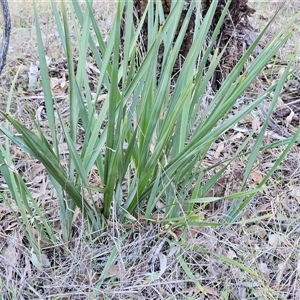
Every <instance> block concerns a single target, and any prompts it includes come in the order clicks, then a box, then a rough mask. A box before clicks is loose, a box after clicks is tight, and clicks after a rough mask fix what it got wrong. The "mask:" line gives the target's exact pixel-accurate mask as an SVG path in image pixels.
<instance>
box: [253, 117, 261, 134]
mask: <svg viewBox="0 0 300 300" xmlns="http://www.w3.org/2000/svg"><path fill="white" fill-rule="evenodd" d="M259 128H260V118H259V117H255V118H254V119H253V120H252V129H253V131H258V130H259Z"/></svg>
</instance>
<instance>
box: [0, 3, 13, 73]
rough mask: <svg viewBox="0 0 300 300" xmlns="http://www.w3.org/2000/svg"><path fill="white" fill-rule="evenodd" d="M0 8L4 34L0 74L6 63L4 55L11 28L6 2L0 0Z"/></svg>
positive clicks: (0, 53) (0, 51) (0, 57)
mask: <svg viewBox="0 0 300 300" xmlns="http://www.w3.org/2000/svg"><path fill="white" fill-rule="evenodd" d="M1 6H2V12H3V19H4V32H3V41H2V45H1V49H0V74H1V72H2V69H3V67H4V66H5V63H6V54H7V50H8V45H9V36H10V27H11V23H10V14H9V8H8V3H7V0H1Z"/></svg>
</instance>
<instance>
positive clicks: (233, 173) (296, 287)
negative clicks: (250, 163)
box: [0, 1, 300, 300]
mask: <svg viewBox="0 0 300 300" xmlns="http://www.w3.org/2000/svg"><path fill="white" fill-rule="evenodd" d="M10 5H11V14H12V22H13V23H12V36H11V45H10V49H9V54H8V58H7V65H6V67H5V69H4V73H3V74H2V77H1V90H0V93H1V102H0V107H1V109H4V110H5V107H6V102H5V99H6V98H7V97H8V94H9V88H10V85H11V82H12V80H13V78H14V77H15V76H16V74H17V81H16V87H17V88H16V90H15V91H14V94H13V106H12V110H13V111H12V113H13V114H14V116H15V117H16V118H17V119H19V120H20V121H22V123H23V124H26V126H28V127H29V128H30V127H32V123H31V122H32V121H31V118H30V113H33V114H34V115H35V116H36V118H37V119H38V120H40V121H41V124H44V126H45V127H44V128H43V129H44V130H47V122H46V119H45V107H44V100H43V94H42V90H41V89H40V86H39V83H38V86H37V87H36V88H34V89H28V71H29V67H30V65H31V64H34V65H37V66H38V55H37V50H36V37H35V25H34V22H33V12H32V6H31V3H30V2H26V1H23V2H12V3H10ZM39 6H40V7H39V12H40V20H41V26H42V28H41V29H42V32H43V35H44V36H43V38H44V45H45V48H46V54H47V56H48V58H49V70H50V77H51V87H52V91H53V93H54V94H55V95H56V96H57V97H58V98H59V99H61V100H60V101H59V102H58V105H59V106H60V109H61V111H63V110H65V114H63V118H66V119H67V118H68V107H64V99H65V97H67V95H66V89H67V85H68V82H67V80H66V76H65V74H66V73H67V66H66V60H65V58H64V57H63V56H62V49H61V45H60V42H59V38H58V34H57V32H55V30H53V28H54V27H55V24H54V20H53V18H52V13H51V8H50V5H48V4H47V3H42V2H41V3H40V4H39ZM255 8H256V9H257V13H256V14H255V16H254V18H253V23H252V24H257V27H258V28H260V27H262V26H264V25H265V24H266V22H267V21H268V20H270V18H271V16H272V14H273V13H274V12H275V11H276V9H277V5H276V4H266V3H265V2H264V3H259V4H257V5H256V7H255ZM296 10H299V4H297V3H296V2H289V3H287V4H286V5H285V6H284V8H283V9H282V11H281V12H280V14H279V16H278V18H277V19H276V21H275V23H274V24H273V25H272V26H271V29H270V30H269V32H268V34H269V35H272V31H276V30H277V28H278V27H280V25H281V24H282V23H284V22H285V19H286V18H288V17H289V16H291V15H293V14H294V13H295V11H296ZM113 11H114V4H111V3H109V2H104V4H103V3H102V4H101V5H99V6H97V7H95V14H96V16H97V19H98V21H99V22H100V24H101V27H102V29H103V32H105V31H107V32H109V29H110V27H111V24H112V21H113V20H112V18H113ZM296 28H297V25H295V29H296ZM265 39H266V40H267V39H268V36H266V37H265ZM298 39H299V32H297V31H295V33H294V35H293V36H292V38H291V39H290V40H289V41H288V43H287V44H286V45H285V47H284V48H283V49H282V50H281V52H280V55H279V59H278V60H274V63H273V64H270V65H269V66H268V67H267V68H266V69H265V70H264V72H263V73H262V74H261V76H260V78H258V79H257V80H256V83H255V85H254V86H253V87H252V88H251V90H250V91H249V92H248V93H247V94H245V95H244V96H243V98H241V99H240V101H239V102H238V103H237V105H236V110H237V111H238V110H239V109H240V108H241V107H242V106H243V104H244V103H245V102H247V101H251V99H252V97H254V96H255V95H256V94H258V93H259V92H260V91H262V90H263V89H265V88H266V87H268V86H269V85H270V84H271V83H272V81H273V80H274V79H276V78H278V77H279V76H280V74H281V73H282V68H283V65H285V64H286V63H287V61H289V60H291V59H293V60H295V63H294V67H295V71H294V72H293V74H292V75H291V76H290V79H289V81H288V82H287V83H286V86H285V89H284V91H283V92H282V95H281V98H280V99H279V101H278V105H277V109H276V112H275V114H274V116H273V122H271V123H270V124H269V130H268V134H267V136H266V137H265V143H268V141H271V140H273V141H274V140H280V139H281V138H282V137H286V136H289V135H290V134H292V133H293V132H294V130H295V127H297V126H299V112H300V102H299V97H300V78H299V76H300V72H299V59H300V56H299V50H300V48H299V45H298ZM86 67H87V72H88V74H89V77H90V84H91V86H92V85H93V84H94V82H96V81H97V76H98V73H97V69H96V68H95V67H94V65H93V61H92V59H91V60H88V62H87V66H86ZM267 110H268V103H267V101H266V103H265V107H261V108H260V109H259V110H257V111H256V112H255V113H253V114H252V115H248V116H247V118H245V119H244V121H243V123H241V124H237V125H236V126H235V127H234V128H233V129H232V130H231V131H230V132H227V133H226V134H224V136H223V137H222V139H220V140H218V141H216V142H215V143H214V144H213V147H212V149H211V150H210V152H209V153H208V156H207V158H206V160H205V161H206V164H207V165H210V164H212V163H215V162H217V161H218V159H219V158H220V157H222V158H226V157H228V158H229V157H231V155H232V153H233V150H234V149H236V148H237V147H239V145H240V143H241V141H242V140H244V138H245V137H246V136H247V135H248V132H249V131H250V129H251V130H258V129H259V126H260V124H261V122H262V120H263V118H264V116H265V111H267ZM232 114H235V111H233V112H232ZM43 121H45V122H44V123H43ZM1 122H3V120H1ZM0 139H1V142H2V141H3V140H4V139H3V137H0ZM253 143H254V142H253ZM78 148H79V149H80V145H78ZM63 149H65V155H68V153H67V151H68V150H67V147H66V145H65V144H64V143H62V144H61V150H62V151H61V153H64V150H63ZM249 150H251V145H249ZM12 151H13V155H14V161H15V167H16V168H17V169H18V171H19V172H20V173H21V174H22V175H23V176H24V177H25V178H26V183H27V185H28V187H29V189H30V191H31V192H32V193H33V194H34V196H35V197H36V198H39V199H40V205H41V206H43V207H44V208H47V211H48V217H49V218H52V219H53V220H54V221H55V219H58V218H59V214H58V203H57V201H56V200H55V198H54V197H53V193H52V191H51V189H49V181H48V179H47V176H46V173H45V170H44V168H43V167H42V166H41V165H40V164H39V162H38V161H33V160H32V159H29V157H27V156H26V155H25V154H24V153H21V152H20V151H19V149H18V148H17V147H16V146H15V148H14V149H13V150H12ZM276 151H279V150H278V149H277V150H267V151H265V152H264V153H262V154H261V157H260V163H259V164H258V165H257V167H256V169H255V170H254V171H253V172H252V173H251V175H250V177H251V180H252V182H249V185H252V186H253V187H255V185H256V184H257V183H259V182H260V180H261V178H262V175H263V174H264V173H266V171H267V170H268V168H269V166H270V163H271V162H273V161H274V160H276V159H277V157H278V155H279V153H278V152H276ZM245 165H246V162H245V161H243V160H242V159H240V160H237V161H236V163H235V164H234V165H232V166H231V169H228V170H227V171H226V173H224V176H223V177H222V179H221V180H220V181H219V182H218V184H217V185H216V186H215V187H214V188H213V189H212V191H211V194H210V195H208V196H222V195H226V194H230V193H232V192H234V191H235V187H236V186H237V183H238V182H239V181H241V180H242V176H241V174H240V173H241V171H240V170H242V169H243V168H244V166H245ZM91 180H92V179H91ZM269 185H270V186H271V187H272V188H270V189H268V190H265V191H263V192H261V193H260V194H259V195H258V196H257V197H256V198H255V199H254V200H253V201H252V202H251V204H250V205H249V207H248V208H247V211H246V213H245V215H244V216H243V218H242V219H241V221H240V222H239V223H237V224H234V225H232V226H230V227H228V228H221V229H220V228H209V227H202V228H199V227H189V228H188V229H186V230H185V231H182V230H177V231H171V230H169V229H168V228H166V227H161V226H159V225H156V223H155V222H153V224H152V225H151V227H145V226H144V223H143V220H142V219H141V220H136V223H135V226H132V227H130V228H127V227H126V225H121V224H119V223H118V222H117V221H116V220H115V219H114V218H113V216H112V218H111V220H110V221H109V225H110V226H109V228H110V229H109V231H108V230H103V232H100V233H99V235H98V236H99V237H98V238H97V239H96V240H95V239H94V238H93V237H91V236H89V234H88V233H87V231H86V230H84V229H83V228H84V224H83V222H82V220H81V218H80V216H79V215H78V216H77V217H76V221H75V222H74V228H73V230H74V236H73V240H72V242H70V243H69V244H67V245H66V244H63V243H61V244H58V245H55V246H51V247H49V246H48V245H43V240H40V244H41V248H42V249H43V251H42V255H41V257H39V258H38V257H35V256H34V254H33V252H32V251H31V249H30V248H28V245H27V243H26V239H24V233H23V231H22V228H21V227H20V226H19V225H18V223H17V221H16V217H15V216H16V215H15V214H14V213H18V212H17V208H16V207H15V206H14V205H13V202H12V201H11V205H12V206H11V207H8V206H7V205H6V204H5V202H4V201H3V200H1V198H0V223H1V225H0V295H1V299H199V300H201V299H300V255H299V254H300V246H299V245H300V227H299V216H300V187H299V186H300V151H299V146H298V145H295V146H294V147H293V149H292V151H291V152H290V153H289V155H288V156H287V158H286V159H285V161H284V163H283V164H282V165H281V166H280V167H279V168H278V170H277V172H276V173H275V175H274V176H273V177H272V179H271V180H270V182H269ZM0 190H1V192H2V191H5V190H6V183H5V182H3V180H2V179H1V177H0ZM227 204H228V203H226V201H225V202H222V203H215V204H214V205H209V206H206V207H204V208H203V209H202V210H201V214H203V216H205V219H206V220H210V221H214V220H216V219H217V218H218V217H219V216H220V215H222V214H223V213H224V211H226V206H227ZM13 211H14V213H13ZM261 216H264V217H263V218H261V219H260V217H261ZM251 218H253V219H257V221H255V222H254V221H253V223H250V224H249V223H247V224H244V223H243V221H244V220H247V219H251ZM128 232H129V233H128ZM125 233H126V239H124V236H125ZM57 234H58V235H59V234H60V233H59V232H57ZM183 241H184V242H183ZM179 250H181V251H179ZM182 250H183V252H182ZM179 253H180V255H179ZM114 255H115V256H116V257H117V259H116V260H115V261H114V263H113V264H112V265H111V266H110V267H109V268H108V269H107V270H105V265H106V262H107V261H108V260H109V259H110V257H114Z"/></svg>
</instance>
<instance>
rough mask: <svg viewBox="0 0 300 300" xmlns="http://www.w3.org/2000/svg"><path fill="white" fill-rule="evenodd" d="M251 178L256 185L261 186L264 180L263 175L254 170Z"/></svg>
mask: <svg viewBox="0 0 300 300" xmlns="http://www.w3.org/2000/svg"><path fill="white" fill-rule="evenodd" d="M249 177H250V178H251V179H252V180H253V181H254V183H256V184H259V183H260V182H261V181H262V180H263V177H262V175H261V174H260V172H259V171H257V170H253V171H252V172H251V173H250V175H249Z"/></svg>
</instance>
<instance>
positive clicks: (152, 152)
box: [0, 1, 299, 242]
mask: <svg viewBox="0 0 300 300" xmlns="http://www.w3.org/2000/svg"><path fill="white" fill-rule="evenodd" d="M229 4H230V1H228V4H227V5H226V7H225V8H224V11H223V13H222V15H221V17H220V19H219V23H218V24H217V26H216V28H215V31H214V32H213V34H212V36H211V38H210V41H209V44H208V45H207V46H205V44H206V42H207V41H206V37H207V34H208V32H209V29H210V27H211V22H212V20H213V16H214V12H215V9H216V5H217V1H213V2H212V4H211V6H210V8H209V10H208V12H207V14H206V16H205V18H204V19H203V21H201V23H200V21H199V20H200V19H201V8H200V7H199V6H197V7H195V3H194V2H193V1H192V2H191V5H190V8H189V11H188V12H187V14H186V18H185V21H184V22H183V24H182V26H181V29H180V32H179V34H178V36H177V37H176V40H175V43H174V39H175V33H176V28H177V24H178V23H179V19H180V16H181V12H182V10H183V5H184V2H183V1H177V2H174V4H173V8H172V10H171V13H170V15H169V16H168V18H167V19H166V20H162V19H161V18H162V17H161V16H162V15H163V14H160V13H159V12H160V11H161V10H162V7H161V3H160V2H159V1H158V3H157V9H156V10H155V9H154V5H153V2H152V1H149V4H148V7H147V10H146V11H145V14H144V15H143V18H142V19H141V23H140V25H139V26H138V28H135V26H134V24H133V22H132V14H133V4H132V1H126V2H125V1H119V3H118V7H117V12H116V16H115V20H114V24H113V27H112V29H111V33H110V36H109V39H108V41H107V43H105V42H104V38H103V36H102V34H101V31H100V28H99V27H98V24H97V21H96V20H95V17H94V15H93V13H92V7H91V3H90V1H86V9H85V10H82V9H81V7H80V5H79V4H78V3H77V2H76V1H73V2H72V6H71V11H72V19H73V26H74V28H75V35H76V47H77V50H78V53H79V57H78V65H77V67H76V71H75V66H74V53H73V47H72V40H71V38H70V32H69V31H70V29H69V25H68V21H69V20H68V16H67V13H66V7H65V5H64V2H62V6H61V9H60V11H61V14H62V19H61V18H60V14H59V12H58V10H57V7H56V4H55V3H54V1H53V2H52V7H53V13H54V16H55V19H56V24H57V28H58V31H59V34H60V38H61V42H62V45H63V48H64V51H65V55H66V57H67V60H68V72H69V73H68V76H69V77H68V78H69V95H68V101H69V103H68V106H69V110H70V118H69V120H68V124H66V123H65V122H64V121H63V120H62V118H60V117H58V118H57V117H56V112H55V110H57V107H56V100H55V97H54V96H53V95H52V92H51V88H50V80H49V75H48V68H47V64H46V58H45V52H44V47H43V42H42V37H41V32H40V26H39V20H38V15H37V12H36V11H35V19H36V31H37V41H38V49H39V60H40V68H41V76H42V85H43V91H44V97H45V104H46V111H47V118H48V125H49V129H50V136H46V135H45V133H44V132H43V130H42V129H41V127H40V125H39V123H38V122H37V121H36V120H35V125H36V129H35V130H34V131H33V130H29V129H27V128H26V126H24V125H22V124H21V123H20V122H18V121H17V120H15V119H14V118H13V117H12V116H11V115H9V113H8V112H9V111H7V112H6V113H4V112H3V114H4V116H5V117H6V119H7V120H8V122H9V123H11V124H12V125H13V127H14V128H15V130H16V131H17V132H18V134H17V135H16V134H14V132H13V131H11V130H10V129H8V125H7V124H6V125H1V126H0V130H1V131H2V132H3V133H4V134H5V135H6V136H7V139H6V144H5V145H1V146H0V151H1V152H2V156H0V164H1V167H0V171H1V173H2V176H3V177H4V178H5V180H6V182H7V184H8V188H9V191H10V195H11V197H12V198H13V199H15V201H16V203H17V205H18V207H19V208H20V212H21V216H22V220H23V222H24V224H25V225H24V226H26V228H27V230H26V231H27V232H28V233H29V238H30V240H31V241H32V242H34V237H33V236H30V232H31V229H30V228H31V226H34V227H35V228H36V229H37V230H38V231H39V232H40V234H41V235H42V236H45V237H46V236H47V237H49V236H50V238H51V239H52V240H53V239H54V234H53V229H52V225H51V224H50V223H49V222H48V220H46V219H45V218H44V217H43V211H42V209H41V208H40V207H39V205H38V203H37V201H36V199H34V197H33V196H32V195H31V193H30V192H29V190H28V188H27V187H26V185H25V183H24V182H23V181H22V179H21V178H20V176H19V175H18V173H17V171H16V170H14V169H13V168H11V166H12V165H13V162H12V158H11V155H10V150H9V149H10V143H11V142H13V143H15V144H17V145H18V146H19V147H20V148H21V149H22V150H23V151H25V152H27V153H28V154H29V155H31V156H32V157H34V158H36V159H38V160H39V161H40V162H41V163H42V164H43V165H44V166H45V168H46V170H47V172H48V174H49V177H50V180H51V182H52V185H53V188H54V189H55V190H56V194H57V198H58V201H59V206H60V221H61V228H62V235H63V239H64V240H68V239H69V238H70V235H71V226H72V221H73V216H74V211H75V209H76V208H79V209H80V211H81V212H82V215H83V216H84V217H85V218H86V220H88V222H89V224H90V225H91V226H92V228H93V229H94V230H95V231H97V230H100V229H101V220H102V216H103V217H105V218H109V217H110V214H111V213H112V212H113V214H114V215H116V216H117V217H118V219H119V220H120V221H122V222H125V221H128V220H132V219H135V218H136V217H137V215H138V214H139V215H142V216H143V218H145V219H146V220H151V219H152V218H153V216H154V215H155V214H157V213H158V212H159V214H161V215H162V214H163V221H162V222H166V223H169V224H172V225H173V226H183V225H199V226H203V225H211V226H216V225H220V224H228V223H230V222H232V221H234V220H236V219H237V218H238V216H239V215H240V214H241V212H242V211H243V209H244V208H245V207H246V205H247V204H248V203H249V201H250V200H251V199H252V197H253V196H254V195H255V194H256V193H257V192H258V191H260V190H261V189H263V188H264V187H265V184H266V182H267V180H268V179H269V178H270V176H271V174H272V173H273V172H274V170H276V168H277V167H278V165H279V164H280V162H281V161H282V160H283V158H284V156H285V155H286V154H287V152H288V151H289V149H290V148H291V146H292V145H293V143H294V141H295V140H296V139H297V138H298V135H299V131H298V132H297V133H296V134H295V136H294V137H293V138H290V139H286V140H283V141H281V142H280V145H281V146H282V145H285V146H286V148H285V150H284V151H283V153H282V155H281V157H280V159H279V160H277V161H276V163H275V164H274V166H273V167H272V168H271V169H270V171H269V172H268V173H267V174H266V176H265V178H264V179H263V180H262V182H261V183H260V184H259V186H258V187H257V189H254V190H249V189H246V182H247V179H248V177H249V174H250V172H251V170H252V168H253V166H254V164H255V162H256V159H257V156H258V154H259V152H260V151H261V149H262V140H263V136H264V133H265V131H266V128H267V124H268V120H269V118H270V116H271V113H272V108H274V106H275V104H276V100H277V98H278V95H279V93H280V90H281V88H282V86H283V84H284V81H285V78H286V77H287V75H288V72H289V68H287V70H286V71H285V73H284V74H283V76H282V77H281V79H280V80H279V81H278V82H276V83H275V84H274V85H273V86H271V87H270V88H269V89H268V90H267V91H266V92H265V93H264V94H262V95H260V96H259V97H257V98H256V99H254V100H253V101H252V102H251V103H249V105H247V106H245V107H244V108H243V109H242V110H241V111H239V112H238V113H237V114H236V115H235V116H234V117H231V118H228V117H227V116H228V113H229V112H230V111H231V109H232V107H233V106H234V105H235V103H236V101H237V99H238V98H239V97H240V96H241V95H242V94H243V93H244V92H245V91H246V89H247V88H248V87H249V86H250V85H251V83H252V82H253V81H254V80H255V78H256V77H257V75H258V74H259V72H260V71H261V70H262V68H263V67H264V66H265V65H266V64H267V63H268V61H269V60H270V59H271V58H272V57H273V56H274V55H275V54H276V53H277V52H278V50H279V49H280V47H281V46H282V45H283V44H284V43H285V42H286V40H287V39H288V37H289V33H286V29H283V30H282V31H279V32H278V33H277V35H276V36H275V37H274V38H273V40H272V41H271V42H270V43H269V44H268V45H267V46H266V47H265V48H264V50H263V51H262V53H260V55H259V56H258V57H257V58H256V59H255V60H254V61H253V62H252V63H251V65H250V66H249V67H248V69H247V72H246V73H243V74H242V75H240V74H241V73H242V72H243V68H244V65H245V62H246V61H247V60H248V58H249V56H250V55H251V53H252V51H253V50H254V48H255V46H256V45H257V43H258V41H259V40H260V38H261V37H262V35H263V34H264V32H265V31H266V28H265V29H264V30H263V31H262V33H261V34H260V35H259V36H258V38H257V40H256V41H255V43H254V44H253V45H252V46H251V47H250V48H249V49H248V50H247V52H246V53H245V54H244V55H243V57H242V58H241V60H240V61H239V63H238V64H237V65H236V66H235V68H234V69H233V70H232V71H231V73H230V74H229V76H228V77H227V78H226V79H225V81H224V83H223V84H222V86H221V87H220V89H219V90H218V92H217V93H216V94H215V95H214V97H213V99H212V100H211V102H210V104H209V105H206V106H203V105H202V104H203V102H204V101H205V95H206V90H207V86H208V84H209V82H210V80H211V78H212V76H213V74H214V72H215V70H216V68H217V67H218V64H219V62H220V59H221V57H222V54H223V52H221V53H218V52H217V51H216V52H215V53H214V54H213V55H212V56H211V53H212V49H213V45H214V43H215V41H216V39H217V36H218V34H219V30H220V27H221V25H222V21H223V19H224V17H225V14H226V12H227V10H228V7H229ZM194 10H195V11H196V20H198V21H199V22H196V24H197V26H196V28H195V30H194V42H193V44H192V46H191V49H190V51H189V54H188V56H187V58H186V59H185V62H184V64H183V66H182V70H181V72H180V75H179V76H178V79H177V83H176V86H175V88H174V89H173V90H171V87H170V86H171V76H172V70H173V66H174V63H175V61H176V58H177V56H178V53H179V49H180V46H181V44H182V40H183V38H184V35H185V31H186V29H187V26H188V21H189V18H190V16H191V14H192V13H194ZM123 12H124V16H125V18H126V22H125V28H124V32H125V36H124V44H123V55H122V59H121V61H120V27H121V19H122V15H123ZM146 18H147V22H148V28H149V30H150V32H148V37H149V39H148V50H147V52H146V53H145V56H144V57H143V58H142V61H141V62H140V64H139V65H138V66H137V64H136V57H137V55H138V54H137V52H138V49H137V46H136V45H137V41H138V37H139V34H140V31H141V28H142V24H143V22H144V21H145V19H146ZM158 24H163V25H162V26H160V27H159V26H157V25H158ZM198 24H200V25H199V26H198ZM91 29H92V30H91ZM91 32H93V33H94V35H93V36H92V34H91ZM94 37H95V38H94ZM161 43H164V49H165V51H164V58H163V65H162V70H161V74H160V76H159V78H157V65H156V57H157V54H158V51H159V47H160V45H161ZM88 49H91V51H92V53H93V56H94V58H95V61H96V63H97V67H98V69H99V71H100V75H99V80H98V86H97V92H96V95H94V94H93V93H92V91H91V90H90V86H89V78H88V76H87V73H86V69H85V61H86V55H87V51H88ZM199 53H202V57H201V58H200V61H199V66H198V68H197V69H196V68H195V66H196V63H197V61H198V59H199ZM208 59H210V61H209V66H208V68H207V64H208ZM82 91H84V96H83V93H82ZM271 92H273V98H272V103H271V109H270V111H269V114H268V116H267V118H266V120H265V122H264V124H263V125H262V128H261V131H260V133H259V134H258V136H257V139H256V142H255V146H254V148H253V151H252V152H251V153H250V154H249V153H248V154H247V153H245V146H246V142H245V143H244V144H243V147H240V148H239V149H238V151H237V152H236V153H235V156H234V157H232V158H231V159H229V160H227V161H224V162H223V167H222V168H221V169H218V171H216V172H215V175H214V176H213V177H212V178H211V179H209V180H207V181H205V180H204V178H205V176H204V175H205V173H206V172H207V171H209V170H212V169H214V168H217V167H219V166H220V164H216V165H213V166H211V167H210V168H209V169H203V167H202V165H201V162H202V160H203V159H204V158H205V156H206V154H207V152H208V151H209V149H210V147H211V144H212V143H213V142H214V141H216V140H217V139H218V138H219V137H220V136H221V135H222V134H224V133H225V132H226V131H227V130H229V129H230V128H231V127H232V126H233V125H234V124H236V123H238V122H239V120H241V119H242V118H243V117H244V116H245V115H247V114H249V113H250V112H251V111H252V110H254V109H255V108H256V107H257V106H258V105H259V104H260V103H261V102H262V101H263V100H264V98H265V97H266V95H267V94H270V93H271ZM103 93H107V97H106V98H105V100H104V101H103V104H102V107H101V111H100V112H99V113H98V115H97V116H96V115H95V111H96V102H97V101H96V99H98V98H99V96H100V95H101V94H103ZM8 107H9V105H8ZM204 110H205V111H204ZM200 112H201V114H200ZM200 115H201V116H202V117H199V116H200ZM58 116H60V115H59V112H58ZM79 122H80V124H82V128H83V130H84V136H83V144H82V148H81V150H80V152H78V151H77V148H76V143H77V141H78V135H79V127H78V123H79ZM58 127H60V128H61V129H62V132H63V136H64V140H65V142H66V143H67V145H68V150H69V156H68V165H67V166H65V165H62V163H61V160H60V151H59V141H58V136H57V135H58V132H57V128H58ZM272 146H276V145H275V144H274V145H270V146H269V147H272ZM241 155H249V157H248V164H247V167H246V169H245V171H244V175H243V181H242V184H241V186H240V188H239V192H238V193H236V194H234V195H230V196H227V197H224V198H227V199H234V201H233V202H232V205H231V207H230V209H229V211H228V212H227V215H226V217H225V218H224V219H223V220H221V221H220V223H210V222H205V221H204V220H202V219H201V218H199V215H198V211H197V210H196V209H195V208H194V207H195V204H207V203H209V202H212V201H217V200H222V199H224V198H206V197H204V195H205V194H206V193H207V192H208V191H209V190H210V189H211V188H212V187H213V186H214V184H215V183H216V182H217V181H218V179H219V178H220V177H221V176H222V173H224V172H225V170H226V168H227V167H228V165H229V164H230V163H231V162H232V161H233V160H234V159H235V158H236V157H238V156H241ZM95 166H96V169H97V174H98V175H99V180H100V182H101V185H100V186H99V187H94V186H91V185H90V183H89V181H88V178H89V175H90V173H91V172H92V168H94V167H95ZM83 190H85V191H87V193H83ZM95 193H101V194H102V195H103V203H102V206H103V208H102V209H100V208H99V204H97V203H96V202H95V201H94V199H93V197H94V195H95ZM3 197H4V198H5V196H3ZM162 203H163V207H161V206H162V205H161V204H162ZM158 204H159V206H160V208H158ZM30 220H34V222H33V224H32V222H31V221H30Z"/></svg>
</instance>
